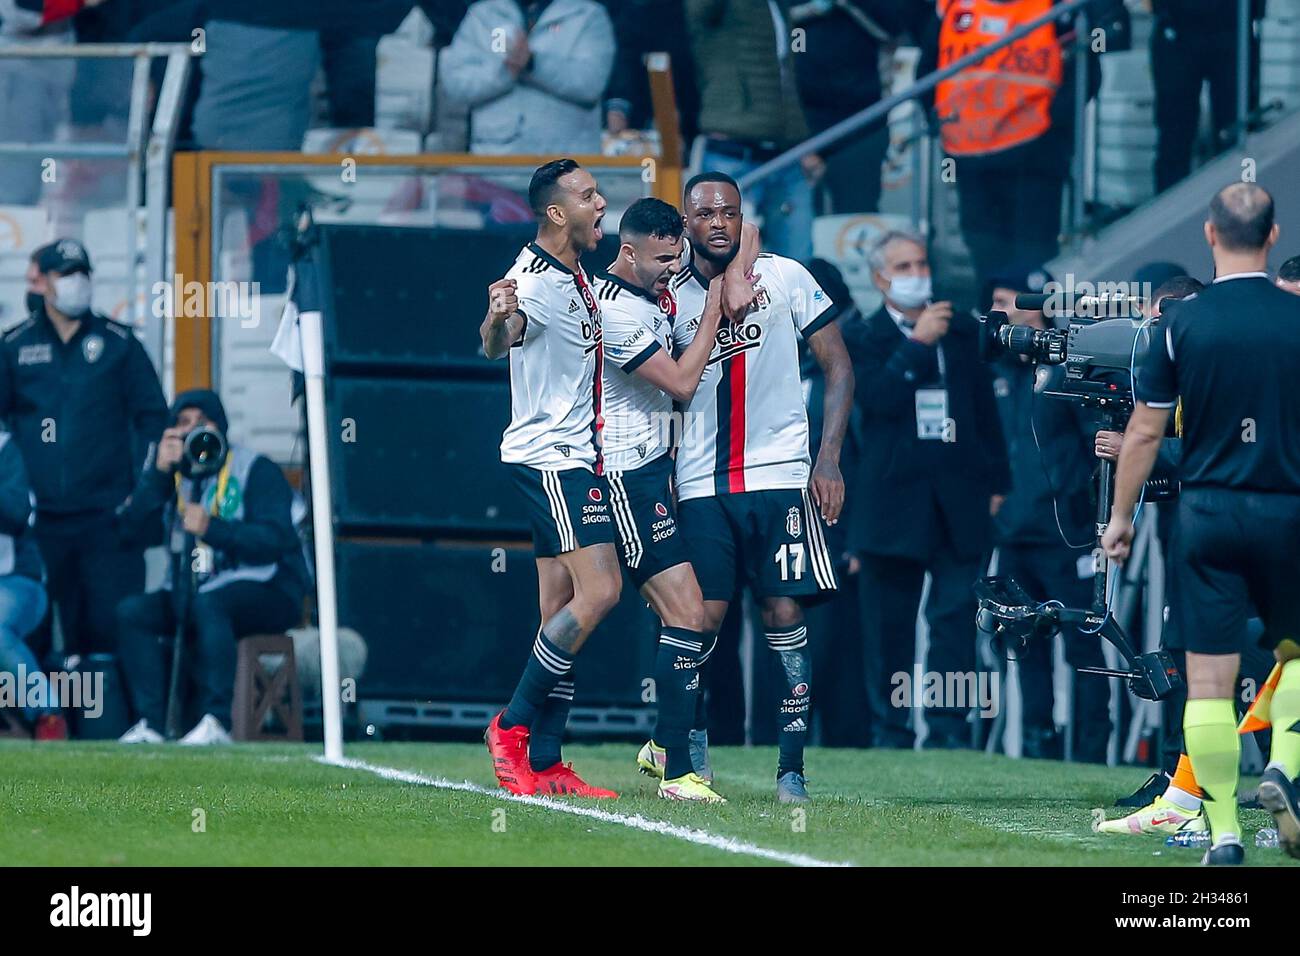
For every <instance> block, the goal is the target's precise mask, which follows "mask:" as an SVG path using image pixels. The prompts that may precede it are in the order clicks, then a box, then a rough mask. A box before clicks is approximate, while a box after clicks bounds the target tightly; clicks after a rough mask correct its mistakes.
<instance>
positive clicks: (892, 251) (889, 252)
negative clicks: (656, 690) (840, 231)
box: [843, 231, 1011, 749]
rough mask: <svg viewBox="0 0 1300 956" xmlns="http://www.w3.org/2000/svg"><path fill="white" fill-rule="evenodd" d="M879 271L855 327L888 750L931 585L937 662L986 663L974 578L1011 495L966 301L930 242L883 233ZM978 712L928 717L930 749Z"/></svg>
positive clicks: (877, 676)
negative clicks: (870, 301)
mask: <svg viewBox="0 0 1300 956" xmlns="http://www.w3.org/2000/svg"><path fill="white" fill-rule="evenodd" d="M871 267H872V278H873V281H874V282H875V284H876V287H877V288H878V289H880V291H881V293H882V294H883V295H884V298H885V302H884V305H882V306H881V307H880V309H879V310H878V311H877V312H875V313H874V314H873V315H872V316H871V317H870V318H869V319H867V320H866V321H864V322H858V323H854V324H851V325H848V326H845V328H844V331H843V334H844V341H845V346H846V347H847V348H848V350H849V356H850V358H852V360H853V371H854V379H855V381H856V382H857V386H856V394H855V396H854V400H855V404H856V406H857V410H858V414H859V416H860V421H861V427H862V435H863V448H862V456H861V459H860V462H859V466H858V474H857V478H856V480H855V483H854V490H853V494H852V495H851V496H850V497H851V499H852V500H853V501H854V502H855V504H854V509H853V512H852V513H851V514H850V516H849V519H848V520H849V525H850V529H849V539H850V540H849V544H850V547H851V548H852V550H854V551H855V552H857V553H858V554H859V555H860V559H861V562H862V569H861V572H860V574H859V594H860V597H861V608H862V626H863V631H864V632H865V635H866V646H865V650H864V665H865V669H866V677H867V694H868V698H869V700H870V702H871V711H872V713H871V718H872V734H873V738H874V745H875V746H877V747H901V748H910V747H911V746H912V744H913V731H912V729H911V728H910V727H909V726H908V714H909V711H908V710H907V709H905V708H901V707H896V706H893V705H892V703H891V696H892V694H891V689H892V687H893V686H896V685H895V684H894V683H893V680H894V677H895V675H897V674H900V673H901V674H904V675H908V674H911V673H912V672H913V665H914V663H915V658H916V614H917V608H918V605H919V604H920V603H921V590H922V586H923V584H924V581H925V575H926V572H927V571H928V572H929V574H930V580H931V584H930V590H929V596H928V598H927V599H926V606H925V615H926V620H927V622H928V623H929V625H930V652H929V659H928V662H927V666H926V668H925V669H926V670H929V671H937V672H939V673H945V674H973V673H974V672H975V670H976V666H975V662H976V655H975V641H976V632H975V628H974V627H973V626H972V621H973V619H974V617H975V597H974V594H973V592H972V586H973V585H974V583H975V580H976V579H977V578H978V577H979V576H980V573H981V571H982V570H983V568H984V561H985V560H986V555H987V554H988V551H989V549H990V547H991V545H992V523H991V519H992V516H993V515H995V514H996V513H997V510H998V508H999V507H1000V505H1001V504H1002V499H1003V495H1005V494H1006V493H1007V492H1008V491H1009V490H1010V485H1011V475H1010V471H1009V469H1008V467H1007V456H1006V446H1005V443H1004V442H1003V438H1002V426H1001V423H1000V421H999V419H998V411H997V407H996V406H995V404H994V398H993V384H992V376H991V375H990V374H989V370H988V368H987V367H986V366H985V365H984V364H983V363H982V362H981V361H980V357H979V342H978V338H977V331H978V330H977V327H976V326H975V323H974V322H972V321H971V320H970V318H969V317H967V316H964V315H955V314H954V313H953V308H952V303H950V302H943V301H940V302H934V301H931V298H932V290H931V281H930V260H929V255H928V253H927V251H926V247H925V242H924V240H922V239H921V238H920V237H918V236H915V235H912V234H910V233H906V232H899V231H891V232H887V233H886V234H885V235H883V236H881V237H880V239H879V241H878V242H877V243H876V244H875V246H874V247H873V248H872V250H871ZM967 719H968V711H967V709H966V708H962V707H958V706H955V705H953V706H944V707H934V708H931V709H929V710H928V711H927V713H926V724H927V726H928V729H929V736H928V737H927V739H926V744H925V745H926V746H927V747H940V748H953V749H960V748H969V747H970V746H971V744H972V733H971V727H970V726H969V724H968V723H967Z"/></svg>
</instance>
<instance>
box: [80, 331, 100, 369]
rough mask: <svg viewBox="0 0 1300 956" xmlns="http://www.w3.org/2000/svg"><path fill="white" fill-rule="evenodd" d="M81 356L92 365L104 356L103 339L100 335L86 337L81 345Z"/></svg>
mask: <svg viewBox="0 0 1300 956" xmlns="http://www.w3.org/2000/svg"><path fill="white" fill-rule="evenodd" d="M81 354H82V355H84V356H85V357H86V361H87V362H90V363H91V364H92V365H93V364H94V363H95V362H98V361H99V357H100V356H101V355H103V354H104V338H103V336H100V335H87V336H86V338H85V339H84V340H83V341H82V343H81Z"/></svg>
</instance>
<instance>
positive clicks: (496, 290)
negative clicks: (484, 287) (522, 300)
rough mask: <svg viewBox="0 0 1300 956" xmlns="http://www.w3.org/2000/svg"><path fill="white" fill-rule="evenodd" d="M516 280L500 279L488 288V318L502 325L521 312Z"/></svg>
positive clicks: (494, 323) (493, 322)
mask: <svg viewBox="0 0 1300 956" xmlns="http://www.w3.org/2000/svg"><path fill="white" fill-rule="evenodd" d="M516 289H517V286H516V285H515V280H514V279H498V280H497V281H496V282H493V283H492V284H491V285H490V286H488V318H489V319H490V320H491V321H492V324H493V325H500V324H501V323H502V322H504V321H505V320H506V319H508V318H510V316H512V315H514V314H515V313H516V312H517V311H518V310H519V299H518V297H517V296H516V295H515V291H516Z"/></svg>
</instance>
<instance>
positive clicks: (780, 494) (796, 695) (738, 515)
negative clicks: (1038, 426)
mask: <svg viewBox="0 0 1300 956" xmlns="http://www.w3.org/2000/svg"><path fill="white" fill-rule="evenodd" d="M685 192H686V196H685V207H686V209H685V212H686V229H687V235H688V238H689V239H690V243H691V252H692V258H691V262H690V264H689V265H688V267H687V268H686V269H685V270H684V271H683V272H682V274H681V275H680V276H678V277H677V278H676V279H675V280H674V281H673V283H672V287H673V290H674V292H675V293H676V296H677V309H678V314H677V320H676V322H674V324H673V340H674V342H675V343H676V345H677V347H678V348H682V349H686V348H689V347H690V345H691V343H692V341H693V340H694V338H695V336H696V334H697V333H698V332H699V330H700V325H701V322H700V315H701V312H702V308H703V300H704V296H705V290H706V288H707V286H708V283H709V282H710V281H711V280H712V279H713V277H714V276H717V275H719V274H720V273H722V272H723V271H724V270H725V269H726V268H727V266H728V264H729V263H730V262H731V261H732V259H733V258H734V257H735V256H736V254H737V250H738V249H739V247H740V235H741V207H740V189H739V187H738V186H737V185H736V183H735V181H734V180H733V179H731V177H729V176H727V175H725V174H722V173H714V172H709V173H701V174H700V175H698V176H695V177H694V178H692V179H691V180H690V182H688V183H687V184H686V191H685ZM754 270H755V271H756V272H758V273H759V275H760V281H759V284H758V287H757V288H756V290H755V291H756V293H757V296H756V300H755V303H754V306H753V308H752V309H751V310H750V312H749V313H748V314H747V315H745V316H744V317H743V318H742V319H740V320H738V321H728V322H725V323H723V325H722V327H721V328H720V329H719V330H718V332H717V335H716V336H715V342H714V346H713V350H712V354H711V356H710V358H709V363H708V365H707V366H706V367H705V371H704V375H703V377H702V378H701V380H700V384H699V387H698V388H697V389H696V390H695V394H694V396H692V398H691V400H690V401H689V402H688V403H687V405H686V417H685V424H684V427H683V432H682V437H681V441H680V443H679V447H678V451H677V467H676V478H677V495H678V507H679V510H680V513H681V522H682V529H683V532H684V536H685V539H686V542H687V545H688V547H689V549H690V555H691V557H692V563H693V564H694V566H695V570H696V573H697V575H698V576H699V581H700V587H701V590H702V591H703V594H704V608H705V614H704V618H705V620H704V627H705V630H706V631H709V632H711V633H715V632H716V631H717V630H718V628H719V627H720V626H721V624H722V620H723V617H724V616H725V615H726V613H727V606H728V604H729V602H730V601H731V599H732V597H733V596H734V595H735V594H737V593H738V591H739V590H740V588H741V587H744V586H748V587H749V588H750V590H751V593H752V594H753V595H754V597H755V600H756V601H757V602H758V603H759V605H760V608H761V610H762V616H763V627H764V631H765V632H766V637H767V643H768V646H769V647H770V648H771V649H772V650H773V651H774V652H775V653H776V654H777V655H778V656H779V658H780V662H781V672H782V676H783V679H784V688H785V689H784V691H783V692H782V697H781V702H780V704H779V719H780V727H781V730H780V736H779V749H780V753H779V758H778V763H777V788H776V792H777V798H778V799H779V800H781V801H782V802H786V803H802V802H805V801H807V800H808V791H807V782H806V780H805V778H804V766H803V750H804V743H805V741H806V739H807V734H808V713H809V704H810V701H811V698H812V680H811V678H812V674H811V659H812V656H811V654H810V653H809V649H808V636H807V628H806V627H805V626H804V616H803V609H802V606H801V605H802V604H805V603H808V602H810V601H814V600H817V599H818V598H822V597H825V596H828V595H830V594H833V593H834V592H835V590H836V589H837V587H838V581H837V579H836V572H835V563H834V560H833V558H832V556H831V554H830V552H829V551H828V549H827V547H826V537H825V531H824V528H823V525H822V522H823V521H826V522H827V523H830V524H834V523H835V522H836V521H837V520H838V519H839V515H840V509H841V508H842V506H843V504H844V479H843V477H842V476H841V475H840V468H839V457H840V447H841V444H842V442H843V439H844V431H845V428H846V427H847V426H848V421H849V413H850V410H851V408H852V403H853V369H852V366H851V364H850V362H849V356H848V353H847V352H846V351H845V348H844V341H843V339H842V338H841V337H840V332H839V328H838V327H837V326H836V325H835V322H834V319H835V317H836V315H837V314H838V312H839V307H837V306H836V305H835V304H834V303H832V302H831V300H830V298H829V296H827V295H826V293H825V292H824V291H823V290H822V288H821V287H820V286H819V285H818V284H817V282H816V280H814V279H813V277H812V276H811V275H810V274H809V272H808V270H807V269H805V268H804V267H803V266H802V265H800V264H799V263H798V262H795V261H794V260H793V259H787V258H784V257H782V256H772V255H766V254H764V255H760V256H759V257H758V261H757V263H756V264H755V266H754ZM800 338H802V339H803V341H805V342H806V343H807V344H808V347H809V348H810V349H811V351H812V353H813V355H814V357H815V358H816V360H817V362H818V364H819V365H820V366H821V368H822V371H823V373H824V375H825V382H826V385H825V406H824V408H825V417H824V423H823V427H822V440H821V449H820V451H819V453H818V456H817V462H816V464H815V465H814V464H812V462H811V461H810V456H809V452H808V417H807V414H806V413H805V410H804V403H803V392H802V385H801V382H800V379H799V339H800Z"/></svg>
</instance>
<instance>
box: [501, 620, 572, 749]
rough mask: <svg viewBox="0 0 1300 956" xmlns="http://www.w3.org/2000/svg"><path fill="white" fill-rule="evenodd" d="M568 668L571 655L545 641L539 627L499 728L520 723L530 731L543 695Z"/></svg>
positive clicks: (569, 668)
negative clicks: (531, 650) (531, 649)
mask: <svg viewBox="0 0 1300 956" xmlns="http://www.w3.org/2000/svg"><path fill="white" fill-rule="evenodd" d="M572 668H573V655H572V654H570V653H568V652H567V651H562V650H560V649H559V648H558V647H556V646H555V645H554V644H552V643H551V642H550V641H549V640H547V639H546V633H545V629H543V630H539V631H538V632H537V639H536V640H534V641H533V652H532V653H531V654H530V655H528V663H527V664H526V665H525V666H524V673H523V675H522V676H521V677H520V678H519V685H518V686H517V687H515V694H514V696H513V697H511V698H510V704H509V705H508V706H507V707H506V710H505V713H504V714H502V715H501V728H502V729H503V730H509V729H510V728H511V727H517V726H519V725H520V724H522V725H523V726H525V727H528V728H529V729H530V730H531V728H532V726H533V721H534V720H535V719H536V718H537V714H538V712H539V711H540V710H541V709H542V705H543V704H545V703H546V698H547V697H548V696H549V695H550V693H551V691H553V690H554V689H555V685H556V684H558V683H559V682H560V681H562V680H564V679H565V678H567V677H568V676H569V671H570V670H572Z"/></svg>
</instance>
